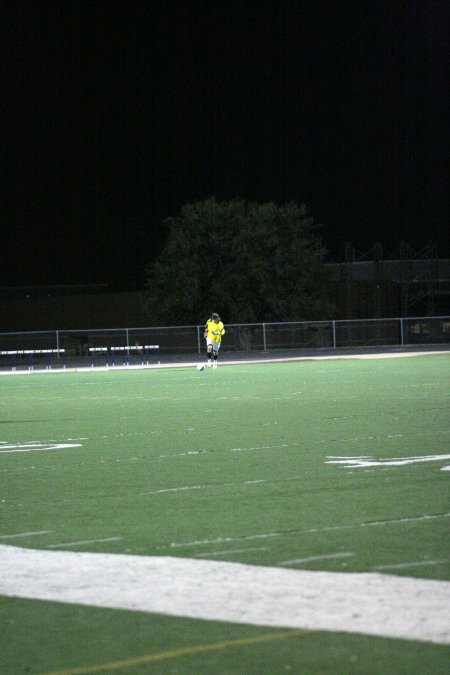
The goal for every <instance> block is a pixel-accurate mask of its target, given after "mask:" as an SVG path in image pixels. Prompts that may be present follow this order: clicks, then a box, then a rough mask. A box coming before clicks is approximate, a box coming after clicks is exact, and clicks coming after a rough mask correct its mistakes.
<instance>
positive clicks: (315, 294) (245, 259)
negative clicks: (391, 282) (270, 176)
mask: <svg viewBox="0 0 450 675" xmlns="http://www.w3.org/2000/svg"><path fill="white" fill-rule="evenodd" d="M165 222H166V225H167V228H168V236H167V242H166V245H165V247H164V249H163V251H162V253H161V255H160V256H159V258H158V259H157V260H156V261H155V262H153V263H152V264H150V265H149V267H148V269H147V281H148V284H147V287H148V305H149V308H150V309H151V310H152V312H153V315H154V318H155V321H157V322H158V323H160V324H161V323H162V322H163V323H170V324H180V323H188V324H192V323H194V324H196V323H198V322H202V321H204V319H205V316H207V315H208V313H209V312H211V311H212V310H213V311H217V312H219V313H220V314H221V316H222V317H223V318H224V320H226V321H227V322H228V323H248V322H259V321H300V320H308V319H320V318H326V316H327V314H328V313H329V306H328V304H327V302H326V300H325V298H324V295H323V284H322V279H323V263H324V257H325V254H326V251H325V249H324V248H323V246H322V244H321V241H320V239H319V237H318V234H317V230H318V226H317V225H315V223H314V221H313V219H312V218H311V217H309V216H308V214H307V213H306V209H305V207H304V206H299V205H298V204H297V203H295V202H290V203H288V204H285V205H283V206H277V205H276V204H274V203H272V202H268V203H264V204H256V203H249V202H246V201H243V200H238V199H235V200H232V201H227V202H218V201H216V200H215V199H214V198H211V199H207V200H205V201H202V202H196V203H192V204H186V205H185V206H183V207H182V208H181V211H180V214H179V215H178V216H176V217H174V218H169V219H167V220H166V221H165Z"/></svg>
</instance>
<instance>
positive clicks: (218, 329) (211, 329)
mask: <svg viewBox="0 0 450 675" xmlns="http://www.w3.org/2000/svg"><path fill="white" fill-rule="evenodd" d="M222 335H225V328H224V327H223V323H222V321H221V320H220V316H219V315H218V314H217V312H213V313H212V314H211V317H210V318H209V319H208V321H207V322H206V324H205V332H204V333H203V337H204V338H206V352H207V355H208V361H207V366H208V368H211V365H212V367H213V368H217V357H218V355H219V349H220V343H221V342H222ZM211 357H212V363H211Z"/></svg>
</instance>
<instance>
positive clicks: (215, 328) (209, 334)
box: [205, 319, 225, 342]
mask: <svg viewBox="0 0 450 675" xmlns="http://www.w3.org/2000/svg"><path fill="white" fill-rule="evenodd" d="M222 335H225V328H224V327H223V323H222V322H221V321H217V323H216V321H213V320H212V319H208V321H207V322H206V324H205V337H206V338H210V340H212V341H213V342H220V341H221V340H222Z"/></svg>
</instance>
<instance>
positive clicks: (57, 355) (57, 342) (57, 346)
mask: <svg viewBox="0 0 450 675" xmlns="http://www.w3.org/2000/svg"><path fill="white" fill-rule="evenodd" d="M56 349H57V350H58V351H57V352H56V358H57V359H59V330H57V331H56Z"/></svg>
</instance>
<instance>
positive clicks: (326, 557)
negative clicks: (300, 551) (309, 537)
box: [278, 551, 355, 565]
mask: <svg viewBox="0 0 450 675" xmlns="http://www.w3.org/2000/svg"><path fill="white" fill-rule="evenodd" d="M354 555H355V554H354V553H352V552H351V551H349V552H348V553H328V554H326V555H312V556H309V557H308V558H295V559H294V560H283V561H282V562H280V563H278V565H298V564H299V563H305V562H306V563H308V562H313V561H315V560H333V558H351V557H352V556H354Z"/></svg>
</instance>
